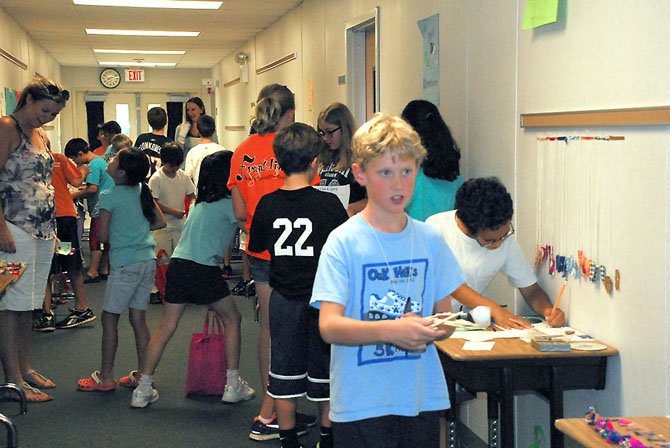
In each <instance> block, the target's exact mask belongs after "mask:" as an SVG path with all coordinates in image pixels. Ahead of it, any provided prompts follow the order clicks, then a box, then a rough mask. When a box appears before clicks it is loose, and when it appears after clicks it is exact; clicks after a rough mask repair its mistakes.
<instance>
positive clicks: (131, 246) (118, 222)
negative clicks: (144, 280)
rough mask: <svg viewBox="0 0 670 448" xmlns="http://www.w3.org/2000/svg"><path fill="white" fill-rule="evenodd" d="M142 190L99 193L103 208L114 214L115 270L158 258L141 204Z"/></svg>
mask: <svg viewBox="0 0 670 448" xmlns="http://www.w3.org/2000/svg"><path fill="white" fill-rule="evenodd" d="M141 188H142V187H141V186H140V185H116V186H115V187H114V188H112V189H111V190H106V191H103V192H102V193H101V194H100V202H99V207H100V209H101V210H107V211H108V212H109V213H111V215H112V218H111V220H110V223H109V244H110V246H111V250H110V253H109V264H110V266H111V267H112V268H120V267H123V266H128V265H131V264H135V263H139V262H141V261H146V260H151V259H155V258H156V254H155V252H154V250H155V249H154V247H155V245H156V243H155V241H154V237H153V236H151V231H150V230H149V221H147V219H146V218H145V217H144V214H143V213H142V206H141V204H140V192H141Z"/></svg>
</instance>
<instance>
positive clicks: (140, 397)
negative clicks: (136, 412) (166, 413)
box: [130, 387, 159, 408]
mask: <svg viewBox="0 0 670 448" xmlns="http://www.w3.org/2000/svg"><path fill="white" fill-rule="evenodd" d="M158 397H159V395H158V391H157V390H156V389H154V388H153V387H152V388H151V392H150V393H148V394H147V393H145V392H143V391H141V390H140V388H139V387H137V388H135V390H134V391H133V398H131V400H130V406H131V407H133V408H145V407H147V405H148V404H151V403H155V402H156V400H158Z"/></svg>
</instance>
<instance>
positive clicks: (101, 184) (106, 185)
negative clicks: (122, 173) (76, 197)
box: [86, 157, 114, 218]
mask: <svg viewBox="0 0 670 448" xmlns="http://www.w3.org/2000/svg"><path fill="white" fill-rule="evenodd" d="M88 168H89V169H90V170H91V172H90V173H88V176H86V183H87V184H91V185H97V186H98V191H97V192H96V193H95V194H92V195H90V196H88V197H87V198H86V204H87V205H88V213H89V214H90V215H91V217H92V218H95V217H96V216H98V214H99V213H100V210H99V207H98V201H99V197H100V193H102V192H103V191H107V190H109V189H111V188H114V179H112V176H110V175H109V174H107V162H105V160H104V159H103V158H102V157H95V158H94V159H93V160H91V161H90V162H89V164H88Z"/></svg>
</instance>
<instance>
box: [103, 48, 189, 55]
mask: <svg viewBox="0 0 670 448" xmlns="http://www.w3.org/2000/svg"><path fill="white" fill-rule="evenodd" d="M93 53H114V54H186V51H184V50H104V49H101V48H94V49H93Z"/></svg>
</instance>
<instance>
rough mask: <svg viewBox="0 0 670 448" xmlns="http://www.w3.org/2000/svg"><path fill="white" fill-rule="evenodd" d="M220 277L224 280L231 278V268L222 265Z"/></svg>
mask: <svg viewBox="0 0 670 448" xmlns="http://www.w3.org/2000/svg"><path fill="white" fill-rule="evenodd" d="M221 275H222V276H223V278H224V279H225V280H228V279H229V278H230V277H232V276H233V267H232V266H226V265H224V266H223V268H221Z"/></svg>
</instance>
